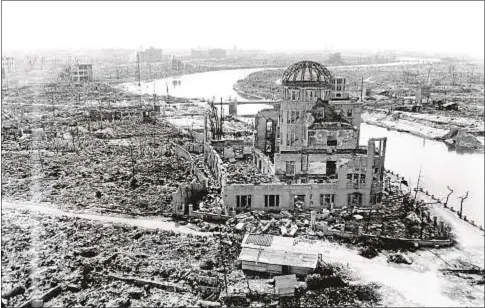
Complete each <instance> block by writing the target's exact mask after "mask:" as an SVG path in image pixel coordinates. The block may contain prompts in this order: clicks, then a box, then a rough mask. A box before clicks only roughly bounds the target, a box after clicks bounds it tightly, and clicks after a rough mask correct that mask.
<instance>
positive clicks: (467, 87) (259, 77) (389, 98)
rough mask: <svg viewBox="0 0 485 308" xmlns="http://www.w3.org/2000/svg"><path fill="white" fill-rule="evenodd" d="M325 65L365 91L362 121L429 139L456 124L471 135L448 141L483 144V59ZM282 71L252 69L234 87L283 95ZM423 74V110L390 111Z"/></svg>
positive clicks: (404, 101) (406, 100) (354, 89)
mask: <svg viewBox="0 0 485 308" xmlns="http://www.w3.org/2000/svg"><path fill="white" fill-rule="evenodd" d="M450 65H451V66H453V67H454V69H455V70H457V71H461V72H468V73H469V72H472V71H475V72H476V74H475V76H474V78H471V77H467V78H463V77H461V78H458V77H456V76H455V75H450V74H449V73H448V69H449V67H450ZM329 69H330V70H331V71H332V73H334V74H339V75H342V76H345V77H347V78H348V79H349V84H348V89H347V90H348V91H349V92H350V93H351V94H353V95H354V96H355V97H360V96H361V94H363V96H364V107H365V110H366V112H364V114H363V117H362V119H363V121H364V122H367V123H370V124H374V125H379V126H383V127H386V128H390V129H395V130H399V131H404V132H408V133H411V134H414V135H418V136H422V137H425V138H431V139H438V138H442V137H444V136H446V134H447V133H448V132H450V130H452V129H455V128H459V129H463V130H464V132H466V133H467V134H469V135H471V136H467V137H466V140H465V138H463V137H460V138H449V140H446V141H447V142H449V143H452V144H456V145H457V146H459V147H463V148H471V149H479V150H482V149H483V145H484V144H483V134H484V125H483V112H484V87H483V82H482V81H483V78H484V76H483V64H471V63H460V64H459V65H457V64H456V63H451V64H449V63H441V64H438V65H434V67H433V72H432V74H430V71H429V67H428V66H425V65H410V66H406V68H405V69H404V68H403V67H400V66H386V67H373V68H370V67H365V66H363V67H359V66H353V67H352V66H349V67H345V66H343V67H338V66H337V67H329ZM283 71H284V70H281V69H280V70H265V71H259V72H255V73H252V74H250V75H248V76H247V77H246V78H245V79H242V80H239V81H238V82H237V83H236V85H235V86H234V87H235V89H236V90H237V91H238V93H239V94H240V95H242V96H246V97H248V98H252V97H261V98H265V99H276V100H278V99H281V97H282V96H281V95H282V94H281V93H282V92H281V84H280V82H281V76H282V75H283ZM478 71H480V72H478ZM468 73H467V74H468ZM461 75H464V73H461ZM467 76H468V75H467ZM426 78H428V81H429V84H430V94H429V96H428V95H426V96H425V97H423V99H422V104H421V105H420V106H421V112H400V111H394V110H397V109H396V108H399V107H400V106H401V107H402V106H411V105H413V104H414V101H415V98H416V89H417V87H418V83H419V82H420V81H423V80H425V79H426ZM362 79H365V80H364V83H365V89H366V90H369V91H368V92H366V93H361V83H362ZM421 84H423V82H421ZM453 104H456V106H457V110H453V109H451V108H450V109H449V110H448V109H447V108H449V107H447V106H454V105H453ZM443 140H445V139H443Z"/></svg>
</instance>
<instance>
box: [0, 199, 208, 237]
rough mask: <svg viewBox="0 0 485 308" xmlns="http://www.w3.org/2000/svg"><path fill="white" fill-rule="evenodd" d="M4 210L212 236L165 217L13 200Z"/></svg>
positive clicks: (5, 203) (4, 206) (3, 206)
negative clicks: (101, 212) (82, 210)
mask: <svg viewBox="0 0 485 308" xmlns="http://www.w3.org/2000/svg"><path fill="white" fill-rule="evenodd" d="M3 210H27V211H32V212H37V213H41V214H46V215H52V216H67V217H76V218H81V219H88V220H95V221H100V222H109V223H113V224H123V225H129V226H136V227H140V228H147V229H160V230H166V231H174V232H176V233H183V234H193V235H201V236H210V235H212V233H211V232H199V231H195V230H192V229H190V228H188V227H186V226H182V225H179V224H178V223H176V222H173V221H169V220H167V219H166V218H164V217H160V218H128V217H121V216H111V215H98V214H86V213H79V212H68V211H64V210H61V209H57V208H54V207H52V206H49V205H48V204H42V203H35V202H13V201H2V211H3Z"/></svg>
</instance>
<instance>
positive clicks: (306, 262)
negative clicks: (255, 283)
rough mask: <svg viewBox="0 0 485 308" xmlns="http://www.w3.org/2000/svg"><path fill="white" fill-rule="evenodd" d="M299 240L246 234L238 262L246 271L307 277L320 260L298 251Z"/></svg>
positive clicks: (313, 255)
mask: <svg viewBox="0 0 485 308" xmlns="http://www.w3.org/2000/svg"><path fill="white" fill-rule="evenodd" d="M297 240H298V239H294V238H287V237H282V236H272V235H265V234H246V235H245V237H244V239H243V243H242V244H241V246H242V251H241V254H240V255H239V259H238V260H239V261H241V265H242V269H243V270H251V271H256V272H265V273H271V274H279V275H281V274H283V275H287V274H295V275H301V276H304V275H308V274H309V273H310V272H311V271H313V270H314V269H315V268H316V266H317V264H318V260H319V256H318V254H316V253H305V252H304V251H305V250H301V249H300V250H299V249H298V242H297Z"/></svg>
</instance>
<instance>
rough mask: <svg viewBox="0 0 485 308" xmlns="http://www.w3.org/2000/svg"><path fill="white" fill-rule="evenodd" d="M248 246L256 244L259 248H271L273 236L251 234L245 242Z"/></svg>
mask: <svg viewBox="0 0 485 308" xmlns="http://www.w3.org/2000/svg"><path fill="white" fill-rule="evenodd" d="M245 243H246V244H254V245H257V246H268V247H269V246H271V244H272V243H273V236H272V235H267V234H249V235H248V236H247V238H246V241H245Z"/></svg>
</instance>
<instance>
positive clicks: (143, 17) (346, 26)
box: [1, 1, 485, 58]
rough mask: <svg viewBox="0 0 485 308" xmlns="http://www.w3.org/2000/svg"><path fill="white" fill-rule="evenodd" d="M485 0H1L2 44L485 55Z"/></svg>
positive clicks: (4, 47)
mask: <svg viewBox="0 0 485 308" xmlns="http://www.w3.org/2000/svg"><path fill="white" fill-rule="evenodd" d="M484 27H485V22H484V2H483V1H472V2H464V1H456V2H451V1H443V2H436V1H430V2H422V1H412V2H403V1H396V2H387V1H386V2H383V1H382V2H381V1H376V2H361V1H359V2H351V1H343V2H316V1H311V2H302V1H298V2H289V1H285V2H276V1H270V2H260V1H254V2H242V1H241V2H219V1H215V2H201V1H197V2H180V1H178V2H154V1H153V2H152V1H147V2H140V1H136V2H135V1H133V2H129V1H120V2H115V1H106V2H100V1H90V2H82V1H72V2H71V1H52V2H48V1H46V2H42V1H33V2H27V1H19V2H14V1H12V2H8V1H2V29H1V30H2V50H21V51H29V50H39V49H98V48H128V49H139V48H141V47H149V46H155V47H159V48H162V49H171V50H173V49H190V48H196V47H210V48H226V49H228V48H233V46H234V45H236V46H237V48H239V49H263V50H267V51H295V52H296V51H302V50H306V51H311V50H315V51H316V50H324V49H329V50H354V51H372V52H375V51H383V50H405V51H419V52H440V53H458V54H464V55H468V56H472V57H480V58H483V54H484V36H485V35H484Z"/></svg>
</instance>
